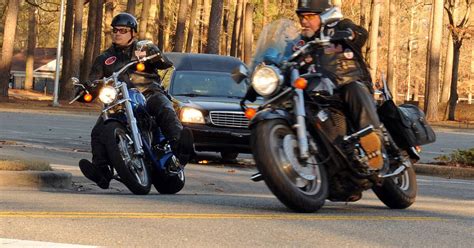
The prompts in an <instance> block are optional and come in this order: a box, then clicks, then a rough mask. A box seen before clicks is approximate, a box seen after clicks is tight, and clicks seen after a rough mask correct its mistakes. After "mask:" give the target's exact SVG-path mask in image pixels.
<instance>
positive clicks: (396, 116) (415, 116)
mask: <svg viewBox="0 0 474 248" xmlns="http://www.w3.org/2000/svg"><path fill="white" fill-rule="evenodd" d="M377 112H378V114H379V117H380V120H381V121H382V123H383V124H384V125H385V127H386V128H387V130H388V131H389V132H390V135H391V136H392V138H393V140H395V143H396V144H397V145H398V146H399V147H400V148H402V149H406V148H409V147H412V146H421V145H426V144H429V143H433V142H435V141H436V134H435V132H434V131H433V129H432V128H431V126H430V125H429V124H428V122H427V121H426V118H425V114H424V113H423V111H421V109H419V108H418V107H417V106H415V105H412V104H402V105H400V106H398V107H397V106H396V105H395V103H394V102H393V101H392V100H389V101H385V102H384V103H383V104H382V105H381V106H380V107H379V108H378V109H377Z"/></svg>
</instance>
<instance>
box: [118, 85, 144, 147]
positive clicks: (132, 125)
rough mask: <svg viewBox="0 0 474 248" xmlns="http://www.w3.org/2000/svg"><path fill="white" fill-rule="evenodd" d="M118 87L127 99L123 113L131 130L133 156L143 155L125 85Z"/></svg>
mask: <svg viewBox="0 0 474 248" xmlns="http://www.w3.org/2000/svg"><path fill="white" fill-rule="evenodd" d="M120 87H121V88H122V94H123V98H124V99H127V101H125V111H126V113H127V122H128V125H129V126H130V128H131V129H132V140H133V146H134V148H135V155H143V143H142V137H141V135H140V132H139V131H138V126H137V119H136V118H135V115H134V114H133V108H132V103H131V100H130V95H129V94H128V88H127V84H125V83H122V85H121V86H120Z"/></svg>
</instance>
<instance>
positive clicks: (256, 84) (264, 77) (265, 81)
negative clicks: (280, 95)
mask: <svg viewBox="0 0 474 248" xmlns="http://www.w3.org/2000/svg"><path fill="white" fill-rule="evenodd" d="M280 81H281V75H280V73H279V72H278V71H277V69H276V68H274V67H272V66H261V67H258V68H257V69H256V70H255V72H254V73H253V76H252V86H253V88H254V90H255V91H256V92H257V93H258V94H259V95H261V96H264V97H265V96H269V95H271V94H273V93H274V92H275V90H276V89H277V88H278V85H279V84H280Z"/></svg>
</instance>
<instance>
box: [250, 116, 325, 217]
mask: <svg viewBox="0 0 474 248" xmlns="http://www.w3.org/2000/svg"><path fill="white" fill-rule="evenodd" d="M287 135H290V137H293V138H294V136H292V135H294V132H293V131H292V129H291V128H290V127H289V126H288V123H287V122H285V121H283V120H279V119H276V120H265V121H262V122H259V123H257V124H256V126H255V127H254V128H253V129H252V136H251V137H252V139H251V144H252V152H253V155H254V159H255V161H256V164H257V167H258V169H259V171H260V173H261V174H262V176H263V179H264V181H265V183H266V184H267V186H268V188H269V189H270V190H271V191H272V192H273V194H274V195H275V196H276V197H277V198H278V199H279V200H280V201H281V202H282V203H283V204H284V205H285V206H287V207H288V208H289V209H291V210H293V211H295V212H303V213H310V212H315V211H317V210H319V209H320V208H321V207H322V206H323V205H324V203H325V200H326V197H327V195H328V186H329V182H328V177H327V172H326V168H325V167H324V165H321V164H319V165H318V164H317V163H314V166H315V167H314V169H313V171H316V174H317V176H315V179H314V180H307V179H306V178H303V177H302V176H301V175H299V174H297V173H294V170H293V167H292V164H291V163H290V162H289V161H291V158H290V159H289V158H288V157H289V156H288V155H287V153H286V152H287V151H288V150H293V151H294V152H295V156H294V157H295V158H296V157H297V156H296V154H297V153H296V152H297V148H296V147H294V146H293V149H287V150H286V151H285V150H283V149H285V147H284V146H285V143H284V139H285V137H286V136H287ZM292 143H293V144H296V140H295V141H292ZM293 159H294V158H293ZM314 160H315V159H314ZM293 162H295V160H293ZM315 162H316V161H315ZM301 168H302V167H301ZM298 177H299V178H298ZM298 182H300V183H301V182H303V183H306V185H304V186H302V187H301V185H298ZM315 187H316V188H315Z"/></svg>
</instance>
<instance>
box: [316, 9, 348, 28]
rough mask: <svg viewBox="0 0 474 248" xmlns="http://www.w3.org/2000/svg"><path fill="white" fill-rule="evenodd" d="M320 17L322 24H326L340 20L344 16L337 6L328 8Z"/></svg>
mask: <svg viewBox="0 0 474 248" xmlns="http://www.w3.org/2000/svg"><path fill="white" fill-rule="evenodd" d="M320 17H321V24H322V25H327V24H330V23H333V22H337V21H340V20H342V18H344V16H343V15H342V12H341V9H339V7H333V8H330V9H329V10H327V11H325V12H324V13H322V14H321V15H320Z"/></svg>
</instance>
